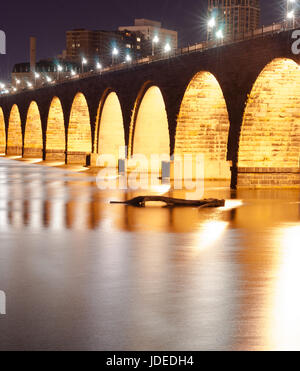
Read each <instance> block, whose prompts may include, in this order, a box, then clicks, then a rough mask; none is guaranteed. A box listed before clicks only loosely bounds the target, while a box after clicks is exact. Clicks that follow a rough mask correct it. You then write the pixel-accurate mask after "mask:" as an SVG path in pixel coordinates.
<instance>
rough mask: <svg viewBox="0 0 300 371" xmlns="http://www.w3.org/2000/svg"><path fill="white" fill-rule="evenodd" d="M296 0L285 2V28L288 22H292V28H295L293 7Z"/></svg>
mask: <svg viewBox="0 0 300 371" xmlns="http://www.w3.org/2000/svg"><path fill="white" fill-rule="evenodd" d="M295 3H296V0H287V4H286V13H287V15H286V17H287V27H288V26H289V20H290V21H292V27H293V28H295V9H294V5H295Z"/></svg>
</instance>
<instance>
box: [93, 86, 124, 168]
mask: <svg viewBox="0 0 300 371" xmlns="http://www.w3.org/2000/svg"><path fill="white" fill-rule="evenodd" d="M95 150H96V152H97V153H98V154H100V155H106V154H108V155H113V156H114V157H115V159H116V164H117V161H118V159H119V158H125V132H124V121H123V113H122V108H121V104H120V101H119V98H118V95H117V94H116V92H114V91H110V90H108V91H107V92H106V93H105V94H104V97H103V99H102V100H101V102H100V105H99V109H98V115H97V124H96V135H95Z"/></svg>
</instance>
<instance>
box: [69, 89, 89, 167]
mask: <svg viewBox="0 0 300 371" xmlns="http://www.w3.org/2000/svg"><path fill="white" fill-rule="evenodd" d="M91 152H92V133H91V124H90V114H89V109H88V105H87V101H86V99H85V96H84V95H83V94H82V93H78V94H77V95H76V96H75V98H74V101H73V105H72V109H71V115H70V122H69V128H68V145H67V162H68V164H81V165H84V164H85V163H86V156H87V154H89V153H91Z"/></svg>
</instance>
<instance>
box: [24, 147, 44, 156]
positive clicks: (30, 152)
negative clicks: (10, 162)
mask: <svg viewBox="0 0 300 371" xmlns="http://www.w3.org/2000/svg"><path fill="white" fill-rule="evenodd" d="M23 157H24V158H43V149H42V148H24V152H23Z"/></svg>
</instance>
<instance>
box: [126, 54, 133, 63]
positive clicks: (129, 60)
mask: <svg viewBox="0 0 300 371" xmlns="http://www.w3.org/2000/svg"><path fill="white" fill-rule="evenodd" d="M131 61H132V58H131V56H130V55H129V54H127V55H126V62H128V63H130V62H131Z"/></svg>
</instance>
